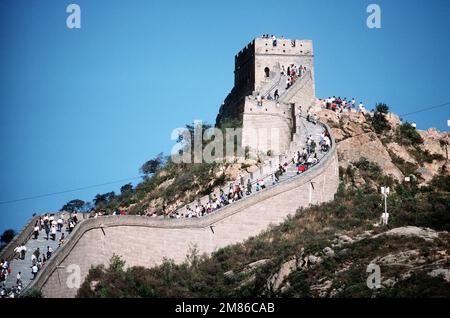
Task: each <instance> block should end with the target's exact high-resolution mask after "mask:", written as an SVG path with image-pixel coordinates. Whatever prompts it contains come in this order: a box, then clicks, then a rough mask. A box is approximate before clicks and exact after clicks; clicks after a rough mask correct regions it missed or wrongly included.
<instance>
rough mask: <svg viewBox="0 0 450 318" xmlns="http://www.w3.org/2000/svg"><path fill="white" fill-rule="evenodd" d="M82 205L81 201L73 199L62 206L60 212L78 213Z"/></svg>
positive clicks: (83, 203)
mask: <svg viewBox="0 0 450 318" xmlns="http://www.w3.org/2000/svg"><path fill="white" fill-rule="evenodd" d="M84 205H85V202H84V201H83V200H80V199H75V200H72V201H69V202H67V203H66V204H64V206H63V207H62V208H61V210H60V211H68V212H73V211H79V210H80V209H81V208H82V207H83V206H84Z"/></svg>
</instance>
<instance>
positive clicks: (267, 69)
mask: <svg viewBox="0 0 450 318" xmlns="http://www.w3.org/2000/svg"><path fill="white" fill-rule="evenodd" d="M264 73H265V74H266V77H270V69H269V68H268V67H266V68H265V69H264Z"/></svg>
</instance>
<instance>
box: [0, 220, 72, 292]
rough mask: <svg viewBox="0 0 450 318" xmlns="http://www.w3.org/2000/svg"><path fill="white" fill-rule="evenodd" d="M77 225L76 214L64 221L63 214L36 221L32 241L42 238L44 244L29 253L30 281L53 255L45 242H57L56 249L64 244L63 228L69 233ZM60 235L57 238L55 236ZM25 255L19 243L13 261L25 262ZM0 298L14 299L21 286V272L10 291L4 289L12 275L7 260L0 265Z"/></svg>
mask: <svg viewBox="0 0 450 318" xmlns="http://www.w3.org/2000/svg"><path fill="white" fill-rule="evenodd" d="M77 223H78V216H77V213H76V212H73V213H71V214H70V215H69V218H68V219H67V220H65V219H64V216H63V214H59V215H58V216H56V215H55V214H44V215H43V216H40V217H39V219H38V220H36V222H35V224H34V227H33V233H32V237H31V239H32V240H39V237H40V236H41V237H42V236H43V238H44V243H43V244H42V247H37V248H36V249H34V250H33V251H32V253H31V255H30V256H29V257H30V263H29V265H30V266H29V268H30V271H31V274H32V279H34V278H35V277H36V275H37V274H38V272H39V271H40V270H41V269H42V268H43V267H44V265H45V263H46V262H47V261H48V260H49V259H50V257H51V256H52V254H53V253H54V249H53V248H52V247H51V246H49V245H47V244H45V241H49V240H51V241H55V242H56V241H58V245H57V246H58V247H60V246H61V245H63V244H64V240H65V239H66V237H65V234H64V231H63V230H64V226H65V227H66V230H67V232H68V233H71V232H72V231H73V229H74V227H75V226H76V224H77ZM58 233H60V235H59V238H57V234H58ZM41 248H42V249H43V250H42V249H41ZM26 255H27V247H26V244H25V243H20V244H19V245H18V246H16V247H15V248H14V255H13V259H18V260H25V259H26ZM0 268H1V272H0V297H2V298H4V297H15V296H17V295H19V294H20V292H21V290H22V287H23V284H22V272H18V273H17V275H16V278H15V284H14V285H13V286H12V288H11V289H7V288H6V280H7V279H8V276H9V275H10V274H11V273H12V268H11V265H10V262H9V261H8V260H2V261H1V263H0Z"/></svg>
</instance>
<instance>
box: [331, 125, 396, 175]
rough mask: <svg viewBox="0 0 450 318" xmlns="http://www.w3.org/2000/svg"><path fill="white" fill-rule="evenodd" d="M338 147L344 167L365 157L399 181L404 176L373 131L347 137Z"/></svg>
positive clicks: (341, 163) (341, 164) (340, 162)
mask: <svg viewBox="0 0 450 318" xmlns="http://www.w3.org/2000/svg"><path fill="white" fill-rule="evenodd" d="M337 149H338V156H339V164H340V166H342V167H344V168H346V167H347V166H348V165H349V164H350V163H352V162H358V161H359V160H360V159H361V157H365V158H369V160H370V161H371V162H374V163H376V164H377V165H378V166H380V168H381V169H382V171H383V173H384V174H386V175H391V176H392V177H393V178H394V179H396V180H398V181H401V180H403V178H404V176H403V173H402V172H401V171H400V170H399V169H398V168H397V166H395V165H394V164H393V163H392V160H391V157H390V156H389V153H388V152H387V150H386V148H385V147H384V145H383V144H382V143H381V141H380V139H378V137H377V135H376V134H375V133H373V132H371V133H366V134H362V135H359V136H355V137H352V138H348V139H345V140H343V141H341V142H340V143H338V148H337Z"/></svg>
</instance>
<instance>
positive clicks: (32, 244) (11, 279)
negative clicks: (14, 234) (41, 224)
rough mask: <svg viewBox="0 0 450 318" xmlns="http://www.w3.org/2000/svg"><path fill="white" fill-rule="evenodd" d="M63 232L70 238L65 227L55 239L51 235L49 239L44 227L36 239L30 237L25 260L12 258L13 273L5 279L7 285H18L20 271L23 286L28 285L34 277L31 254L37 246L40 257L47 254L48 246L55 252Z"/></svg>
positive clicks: (10, 286) (9, 286) (8, 287)
mask: <svg viewBox="0 0 450 318" xmlns="http://www.w3.org/2000/svg"><path fill="white" fill-rule="evenodd" d="M62 233H64V236H65V238H68V235H69V233H68V232H67V231H66V228H65V227H63V228H62V230H61V232H56V239H55V240H54V241H53V240H52V239H51V236H49V239H48V240H47V235H46V233H45V230H44V229H42V230H41V231H40V232H39V236H38V238H37V239H36V240H35V239H33V238H30V239H29V240H28V241H27V242H26V244H25V246H26V248H27V251H26V254H25V258H24V259H23V260H22V259H18V258H14V259H12V260H10V265H9V266H10V268H11V273H10V274H9V275H8V277H7V279H6V281H5V287H6V288H7V289H10V288H13V287H14V286H16V277H17V274H18V273H19V272H20V273H21V279H22V286H23V287H24V288H25V287H26V286H28V285H29V284H30V283H31V281H32V278H33V275H32V273H31V265H32V263H31V255H32V254H33V252H34V251H35V250H36V249H37V248H39V250H40V257H41V258H42V254H43V253H44V254H47V246H50V247H51V248H52V249H53V254H54V253H55V251H56V249H57V248H58V243H59V239H60V238H61V235H62ZM44 266H45V264H44Z"/></svg>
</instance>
